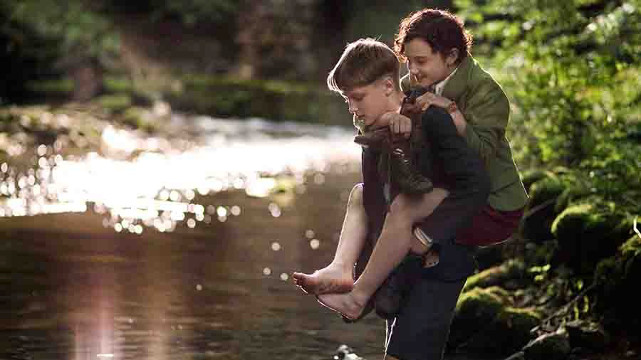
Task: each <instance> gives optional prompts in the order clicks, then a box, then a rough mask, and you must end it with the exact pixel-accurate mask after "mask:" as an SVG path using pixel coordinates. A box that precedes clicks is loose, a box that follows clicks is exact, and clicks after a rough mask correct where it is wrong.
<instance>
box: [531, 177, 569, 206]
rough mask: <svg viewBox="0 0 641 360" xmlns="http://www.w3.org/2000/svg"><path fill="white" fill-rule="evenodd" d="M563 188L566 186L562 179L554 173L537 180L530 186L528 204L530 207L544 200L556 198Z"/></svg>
mask: <svg viewBox="0 0 641 360" xmlns="http://www.w3.org/2000/svg"><path fill="white" fill-rule="evenodd" d="M565 188H566V186H565V184H564V183H563V181H562V179H561V178H560V177H558V176H556V175H551V176H549V177H546V178H545V179H542V180H539V181H537V182H535V183H534V184H532V186H531V188H530V194H529V195H530V202H529V204H528V205H529V207H530V208H532V207H534V206H537V205H540V204H543V203H544V202H546V201H549V200H552V199H556V198H557V197H558V196H559V195H561V193H562V192H563V190H565Z"/></svg>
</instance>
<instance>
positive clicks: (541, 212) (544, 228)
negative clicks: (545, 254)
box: [522, 175, 567, 242]
mask: <svg viewBox="0 0 641 360" xmlns="http://www.w3.org/2000/svg"><path fill="white" fill-rule="evenodd" d="M566 188H567V184H566V183H564V181H563V180H562V179H561V178H560V177H559V176H556V175H552V176H549V177H546V178H544V179H542V180H539V181H537V182H535V183H534V184H532V186H531V188H530V192H529V195H530V200H529V201H528V204H527V206H526V211H525V216H524V218H523V227H522V231H523V237H524V238H526V239H529V240H531V241H534V242H541V241H546V240H549V239H550V238H552V233H551V230H550V229H551V227H552V222H553V221H554V218H555V217H556V215H558V213H557V211H556V209H555V204H556V200H557V198H558V197H559V196H560V195H561V194H562V193H563V191H564V190H565V189H566Z"/></svg>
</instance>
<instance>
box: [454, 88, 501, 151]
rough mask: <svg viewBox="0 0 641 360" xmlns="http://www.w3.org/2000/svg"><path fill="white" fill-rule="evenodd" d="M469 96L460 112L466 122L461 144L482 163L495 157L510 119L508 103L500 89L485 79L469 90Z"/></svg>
mask: <svg viewBox="0 0 641 360" xmlns="http://www.w3.org/2000/svg"><path fill="white" fill-rule="evenodd" d="M470 93H471V94H472V95H471V96H470V98H469V99H468V100H467V102H466V105H465V109H463V110H462V112H463V116H465V120H466V122H467V126H466V128H465V140H467V143H468V144H469V146H470V147H471V148H472V149H474V150H476V151H477V152H478V153H479V155H481V158H482V159H483V161H484V162H485V163H487V162H488V161H489V160H490V159H492V158H493V157H495V156H496V152H497V149H498V146H499V143H500V141H501V139H502V138H503V137H504V136H505V129H506V128H507V124H508V119H509V117H510V103H509V101H508V99H507V96H506V95H505V93H504V92H503V90H502V89H501V87H500V86H499V85H498V84H497V83H496V82H494V81H493V80H492V79H491V78H488V79H486V80H484V81H483V82H481V83H480V84H479V85H478V86H476V87H475V88H473V89H470Z"/></svg>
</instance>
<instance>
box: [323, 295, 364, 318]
mask: <svg viewBox="0 0 641 360" xmlns="http://www.w3.org/2000/svg"><path fill="white" fill-rule="evenodd" d="M316 298H317V299H318V302H319V303H321V305H323V306H325V307H326V308H329V309H331V310H334V311H336V312H338V313H340V314H341V315H343V316H344V317H346V318H348V319H349V320H357V319H358V318H359V317H360V315H361V313H362V312H363V309H364V308H365V304H366V303H367V299H357V296H356V295H354V293H353V292H348V293H346V294H324V295H318V296H317V297H316Z"/></svg>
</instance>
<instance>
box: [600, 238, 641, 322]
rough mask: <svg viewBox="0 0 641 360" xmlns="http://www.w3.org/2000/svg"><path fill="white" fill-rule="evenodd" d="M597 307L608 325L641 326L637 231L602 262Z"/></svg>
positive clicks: (640, 251) (640, 245)
mask: <svg viewBox="0 0 641 360" xmlns="http://www.w3.org/2000/svg"><path fill="white" fill-rule="evenodd" d="M594 277H595V281H596V282H597V288H596V295H595V297H596V299H595V301H594V303H595V311H596V312H597V313H599V314H601V315H602V316H603V317H604V318H605V320H604V324H605V325H606V327H609V328H612V329H614V330H618V329H620V328H623V329H628V330H630V331H638V328H639V326H641V307H640V306H639V304H640V303H641V296H640V295H639V292H638V291H637V290H636V289H637V287H638V282H639V279H640V278H641V238H640V237H639V236H637V235H636V234H635V235H634V236H632V237H631V238H630V239H629V240H628V241H626V242H625V243H624V244H623V245H621V247H620V248H619V252H618V253H617V255H616V256H613V257H610V258H607V259H604V260H602V261H601V262H599V264H598V265H597V268H596V271H595V274H594Z"/></svg>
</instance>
